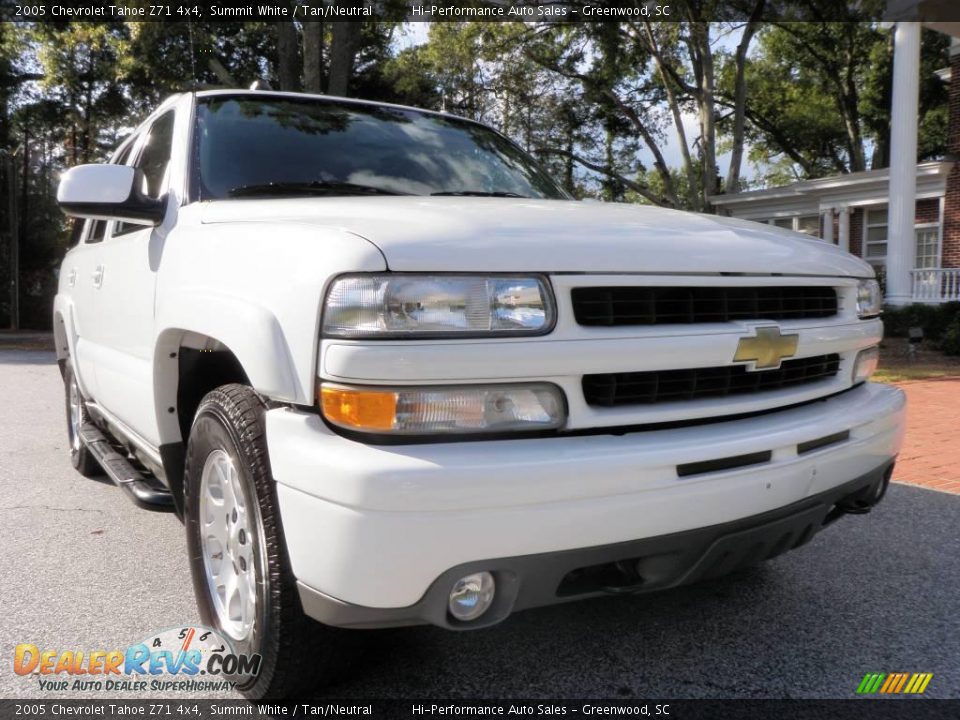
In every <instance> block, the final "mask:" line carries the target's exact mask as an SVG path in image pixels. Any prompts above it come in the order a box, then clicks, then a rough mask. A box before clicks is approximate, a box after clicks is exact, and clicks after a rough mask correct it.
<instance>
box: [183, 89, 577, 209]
mask: <svg viewBox="0 0 960 720" xmlns="http://www.w3.org/2000/svg"><path fill="white" fill-rule="evenodd" d="M194 138H195V139H194V142H195V148H194V150H195V152H194V155H193V157H194V158H195V159H196V162H195V168H194V188H193V195H194V197H195V199H200V200H211V199H220V198H230V197H257V196H261V197H269V196H290V195H298V194H303V195H438V194H440V195H480V196H494V197H496V196H500V197H530V198H556V199H561V198H562V199H565V198H567V196H566V195H565V194H564V192H563V191H562V190H561V189H560V188H559V186H557V184H556V183H554V182H553V180H551V179H550V177H549V176H548V175H547V174H546V173H545V172H544V171H543V170H542V169H541V168H540V167H539V166H538V165H537V164H536V163H535V162H534V161H533V159H532V158H530V157H529V156H528V155H527V154H525V153H524V152H523V151H522V150H520V148H518V147H517V146H516V145H514V144H513V143H511V142H510V141H508V140H506V139H505V138H503V137H502V136H500V135H498V134H497V133H495V132H493V131H492V130H489V129H488V128H485V127H483V126H481V125H477V124H475V123H472V122H468V121H466V120H461V119H458V118H454V117H447V116H443V115H433V114H430V113H423V112H418V111H416V110H407V109H403V108H394V107H384V106H379V105H364V104H360V103H349V102H339V101H328V100H318V99H310V98H302V99H301V98H287V97H279V96H264V97H248V96H229V95H227V96H212V97H208V98H202V99H201V100H200V101H199V105H198V108H197V128H196V133H195V134H194Z"/></svg>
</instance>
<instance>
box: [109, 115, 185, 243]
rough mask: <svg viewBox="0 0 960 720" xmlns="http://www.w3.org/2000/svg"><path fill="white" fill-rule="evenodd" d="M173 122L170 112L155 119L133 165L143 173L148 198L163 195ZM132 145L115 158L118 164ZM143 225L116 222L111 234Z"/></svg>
mask: <svg viewBox="0 0 960 720" xmlns="http://www.w3.org/2000/svg"><path fill="white" fill-rule="evenodd" d="M173 120H174V113H173V111H172V110H171V111H170V112H168V113H165V114H164V115H161V116H160V117H159V118H157V119H156V120H155V121H154V123H153V125H151V126H150V130H149V131H148V135H147V137H146V140H145V141H144V145H143V147H142V148H141V150H140V157H138V158H137V161H136V162H135V163H134V164H133V166H134V167H135V168H139V169H140V170H142V171H143V188H142V190H143V193H144V194H145V195H149V196H150V197H160V195H162V194H163V178H164V175H165V174H166V171H167V165H169V164H170V155H171V152H172V146H173ZM131 148H133V144H131V145H130V147H129V148H128V149H127V150H126V151H124V152H123V153H121V155H120V157H118V158H117V163H118V164H123V163H124V162H125V161H126V158H127V156H128V155H129V151H130V149H131ZM143 228H144V226H143V225H135V224H133V223H124V222H118V223H117V224H116V225H115V226H114V228H113V234H114V236H116V235H124V234H126V233H128V232H133V231H134V230H143Z"/></svg>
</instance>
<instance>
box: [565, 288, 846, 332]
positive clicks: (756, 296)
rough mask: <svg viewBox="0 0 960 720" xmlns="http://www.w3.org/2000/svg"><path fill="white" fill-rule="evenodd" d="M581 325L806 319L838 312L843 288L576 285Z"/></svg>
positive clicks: (576, 309)
mask: <svg viewBox="0 0 960 720" xmlns="http://www.w3.org/2000/svg"><path fill="white" fill-rule="evenodd" d="M571 297H572V300H573V312H574V317H575V318H576V320H577V322H578V323H579V324H580V325H665V324H671V323H680V324H692V323H709V322H727V321H730V320H803V319H808V318H826V317H832V316H833V315H836V314H837V291H836V290H835V289H834V288H832V287H824V286H796V287H790V286H787V287H629V286H627V287H582V288H573V290H572V291H571Z"/></svg>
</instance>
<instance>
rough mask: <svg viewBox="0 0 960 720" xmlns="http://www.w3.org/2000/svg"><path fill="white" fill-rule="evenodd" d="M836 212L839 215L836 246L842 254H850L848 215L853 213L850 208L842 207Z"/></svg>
mask: <svg viewBox="0 0 960 720" xmlns="http://www.w3.org/2000/svg"><path fill="white" fill-rule="evenodd" d="M837 212H839V213H840V220H839V221H838V225H839V227H838V228H837V231H838V232H837V240H838V241H839V242H838V245H839V247H840V249H841V250H843V251H844V252H850V215H851V214H852V212H853V211H852V209H851V208H848V207H842V208H840V209H839V210H838V211H837Z"/></svg>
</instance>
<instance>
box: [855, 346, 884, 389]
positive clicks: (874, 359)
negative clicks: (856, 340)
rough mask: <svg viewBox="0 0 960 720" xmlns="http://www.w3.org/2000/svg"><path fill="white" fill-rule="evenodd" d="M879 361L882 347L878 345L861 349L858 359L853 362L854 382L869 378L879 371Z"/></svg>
mask: <svg viewBox="0 0 960 720" xmlns="http://www.w3.org/2000/svg"><path fill="white" fill-rule="evenodd" d="M878 362H880V349H879V348H878V347H877V346H876V345H874V346H873V347H870V348H867V349H866V350H861V351H860V352H859V353H858V354H857V361H856V362H855V363H854V364H853V384H854V385H856V384H857V383H860V382H863V381H864V380H869V379H870V376H871V375H873V373H875V372H876V371H877V363H878Z"/></svg>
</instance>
